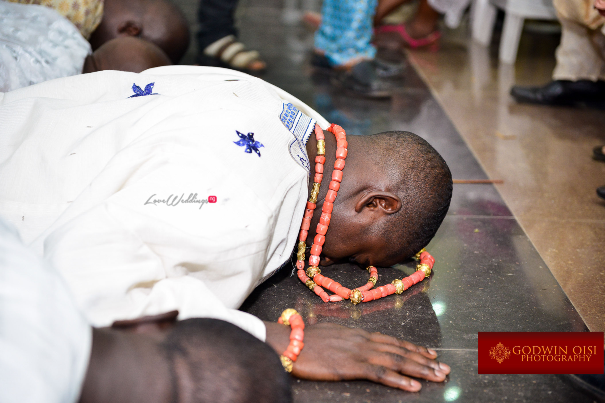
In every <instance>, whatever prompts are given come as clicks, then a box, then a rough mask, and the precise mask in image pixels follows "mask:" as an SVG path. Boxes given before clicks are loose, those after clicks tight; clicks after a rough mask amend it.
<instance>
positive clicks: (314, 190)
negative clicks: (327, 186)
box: [309, 182, 320, 203]
mask: <svg viewBox="0 0 605 403" xmlns="http://www.w3.org/2000/svg"><path fill="white" fill-rule="evenodd" d="M319 186H320V184H319V183H316V182H315V183H313V188H312V189H311V196H309V202H311V203H317V197H318V196H319Z"/></svg>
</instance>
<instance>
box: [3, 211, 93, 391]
mask: <svg viewBox="0 0 605 403" xmlns="http://www.w3.org/2000/svg"><path fill="white" fill-rule="evenodd" d="M91 345H92V329H91V327H90V326H89V325H88V323H87V322H86V320H85V319H84V317H83V316H82V314H81V313H80V312H79V311H78V310H77V309H76V307H75V302H74V301H73V298H72V296H71V293H70V291H69V289H68V287H67V285H66V284H65V282H64V281H63V279H62V278H61V276H60V275H59V273H57V271H56V270H54V269H53V268H52V267H51V266H50V265H49V264H48V263H47V262H45V261H44V260H42V259H40V258H39V257H37V256H36V255H35V254H34V253H32V251H30V250H28V249H27V248H26V247H25V246H24V245H23V243H21V241H20V239H19V236H18V234H17V232H16V231H15V229H14V228H11V227H10V226H8V225H7V223H6V222H4V221H3V220H2V219H0V385H1V387H0V402H2V403H24V402H27V403H70V402H76V401H77V400H78V398H79V396H80V390H81V388H82V383H83V382H84V376H85V375H86V369H87V367H88V359H89V356H90V349H91Z"/></svg>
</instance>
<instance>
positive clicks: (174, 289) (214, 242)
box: [44, 151, 274, 340]
mask: <svg viewBox="0 0 605 403" xmlns="http://www.w3.org/2000/svg"><path fill="white" fill-rule="evenodd" d="M242 153H243V151H242ZM212 163H213V161H211V160H210V157H208V158H204V159H200V158H196V157H195V152H193V151H192V156H191V157H189V156H187V155H184V154H179V153H176V154H174V155H172V154H171V153H170V152H157V153H155V154H154V156H153V157H150V158H149V160H148V161H147V162H146V163H145V164H143V165H142V166H139V167H138V168H137V173H136V174H134V175H130V179H129V182H128V183H126V184H124V185H123V186H122V188H121V189H120V190H119V191H117V192H116V193H114V194H113V195H111V196H109V197H108V198H107V199H105V201H103V202H102V203H100V204H98V205H97V206H95V207H93V208H91V209H89V210H88V211H86V212H83V213H82V214H79V215H78V216H76V217H75V218H73V219H71V220H70V221H68V222H66V223H65V224H63V225H62V226H61V227H59V228H58V229H56V230H54V231H53V232H52V233H51V234H50V236H49V237H47V239H46V241H45V244H44V255H45V256H46V257H47V258H48V259H49V261H50V262H52V263H53V264H54V265H55V267H57V268H58V269H59V270H60V272H61V273H62V274H63V276H64V278H65V279H66V281H67V283H68V284H69V286H70V288H71V289H72V290H73V292H74V295H75V297H76V301H77V303H78V306H79V308H80V309H81V310H82V312H84V314H85V315H86V317H87V319H88V320H89V321H90V323H91V324H93V325H94V326H97V327H103V326H110V325H111V324H112V323H113V322H114V321H116V320H125V319H133V318H137V317H141V316H146V315H157V314H161V313H164V312H168V311H171V310H178V311H179V319H187V318H192V317H207V318H216V319H221V320H225V321H228V322H230V323H233V324H235V325H237V326H239V327H241V328H242V329H244V330H246V331H248V332H249V333H251V334H253V335H254V336H256V337H257V338H259V339H261V340H264V339H265V326H264V324H263V323H262V321H261V320H260V319H258V318H256V317H254V316H253V315H250V314H247V313H245V312H241V311H238V310H237V309H236V308H238V307H239V306H240V305H241V303H242V302H243V300H244V299H245V298H246V296H247V295H248V294H249V293H250V292H251V291H252V289H253V288H254V286H255V284H256V283H257V281H258V280H259V279H260V278H261V277H262V270H263V268H264V264H265V259H266V255H267V248H268V245H269V242H270V240H271V234H272V228H273V224H274V223H273V217H272V215H271V213H270V212H269V211H267V209H266V208H264V207H263V205H262V203H260V202H258V199H257V197H256V195H255V193H254V189H250V188H248V187H247V186H246V184H245V183H242V182H241V181H240V180H238V178H237V177H233V176H232V174H231V173H230V172H229V171H228V170H226V169H223V170H215V172H213V173H212V175H208V176H209V178H207V179H200V175H201V173H203V172H208V168H207V167H206V165H212ZM106 171H107V172H108V173H109V174H110V173H111V172H112V170H111V169H108V170H106ZM114 179H115V178H114ZM97 180H101V179H100V178H97ZM93 187H94V186H93ZM181 191H182V192H185V193H186V194H185V198H187V194H189V192H191V193H193V192H195V193H197V198H198V199H204V198H206V197H207V196H208V195H216V196H217V198H218V201H217V203H213V204H204V205H201V206H200V204H185V203H181V204H179V205H176V206H169V205H166V204H165V203H159V204H158V205H152V204H150V203H149V198H150V196H152V195H155V196H154V197H153V198H152V200H153V199H165V198H166V197H167V196H168V195H170V194H172V193H175V192H177V193H178V194H179V195H180V194H181ZM84 198H86V197H85V195H84Z"/></svg>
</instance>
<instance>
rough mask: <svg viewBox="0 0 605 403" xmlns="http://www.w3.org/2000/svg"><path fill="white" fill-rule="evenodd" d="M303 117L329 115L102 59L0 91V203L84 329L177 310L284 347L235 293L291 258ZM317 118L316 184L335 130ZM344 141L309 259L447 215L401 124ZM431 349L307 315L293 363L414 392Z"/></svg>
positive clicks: (320, 198) (306, 135)
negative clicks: (91, 67)
mask: <svg viewBox="0 0 605 403" xmlns="http://www.w3.org/2000/svg"><path fill="white" fill-rule="evenodd" d="M316 124H317V125H319V126H320V127H321V128H322V129H327V128H329V126H330V125H329V123H328V122H327V121H326V120H325V119H323V118H322V117H321V116H319V115H318V114H317V113H316V112H315V111H313V110H312V109H310V108H309V107H307V106H306V105H304V104H303V103H302V102H300V101H299V100H297V99H296V98H294V97H292V96H291V95H289V94H287V93H285V92H284V91H282V90H280V89H278V88H276V87H274V86H272V85H270V84H268V83H266V82H264V81H262V80H260V79H257V78H254V77H251V76H248V75H246V74H243V73H238V72H234V71H231V70H225V69H218V68H208V67H193V66H169V67H159V68H156V69H151V70H147V71H146V72H144V73H141V74H134V73H125V72H115V71H104V72H98V73H92V74H86V75H81V76H74V77H69V78H64V79H59V80H53V81H48V82H45V83H42V84H39V85H36V86H32V87H28V88H23V89H20V90H17V91H13V92H9V93H4V94H0V178H2V179H1V180H2V186H0V214H2V215H4V216H5V217H7V219H8V220H9V221H10V222H12V223H13V224H14V225H15V226H16V227H17V228H18V230H19V232H20V234H21V236H22V238H23V239H24V241H25V242H26V244H28V245H29V246H30V248H31V249H33V250H35V251H37V252H38V253H40V254H42V255H43V256H44V257H45V258H46V259H48V260H49V261H50V262H51V263H52V264H53V266H54V267H56V268H57V269H58V270H59V271H60V272H61V274H62V275H63V276H64V278H65V279H66V281H67V283H68V285H69V287H70V289H71V291H72V292H73V294H74V296H75V299H76V302H77V305H78V307H79V308H80V309H81V310H82V311H83V312H84V314H85V315H86V318H87V319H88V320H89V321H90V323H91V324H92V325H93V326H97V327H106V326H110V325H111V324H112V323H114V322H115V321H123V320H133V319H137V318H141V317H144V316H154V315H160V314H163V313H166V312H170V311H174V310H178V312H179V316H178V319H179V320H184V319H188V318H216V319H221V320H225V321H228V322H231V323H233V324H235V325H237V326H239V327H240V328H242V329H244V330H246V331H247V332H249V333H251V334H253V335H254V336H256V337H257V338H259V339H260V340H263V341H266V342H267V343H268V344H269V345H271V346H272V347H273V348H274V349H275V351H277V352H278V353H280V354H281V353H282V352H283V351H284V349H285V348H286V347H287V345H288V342H289V335H290V329H289V328H288V327H286V326H284V325H280V324H276V323H263V322H262V321H261V320H259V319H258V318H256V317H254V316H252V315H250V314H247V313H245V312H241V311H238V310H237V308H238V307H239V306H240V305H241V303H242V302H243V301H244V299H245V298H246V297H247V296H248V295H249V294H250V292H251V291H252V290H253V289H254V287H255V286H256V285H257V284H259V283H261V282H262V281H263V280H264V279H266V278H267V277H269V276H270V275H271V274H272V273H273V272H275V271H276V270H277V269H279V268H280V267H281V266H286V267H287V266H288V265H289V264H290V256H291V254H292V250H293V249H294V246H295V245H296V243H297V237H298V233H299V228H300V225H301V221H303V214H304V213H305V206H306V205H307V198H308V197H309V194H310V192H311V193H313V188H315V186H311V185H310V181H313V180H314V178H316V173H317V171H316V169H318V167H317V166H316V165H312V164H310V162H309V161H314V160H315V157H316V155H317V154H318V151H317V149H316V145H317V141H316V140H317V135H318V134H316V132H315V126H316ZM322 132H323V135H324V136H325V158H326V161H325V164H324V165H325V168H324V170H323V171H324V172H323V175H324V177H325V178H326V179H325V181H326V182H327V181H328V178H330V177H331V175H332V169H331V167H332V166H334V165H335V160H336V139H335V138H334V136H333V135H332V134H331V133H330V132H327V131H323V130H321V129H320V130H319V131H318V133H322ZM347 141H348V145H347V150H348V151H347V153H348V155H347V156H346V167H345V168H344V169H342V171H341V173H342V178H341V182H340V184H339V190H338V197H336V199H335V200H333V202H329V201H326V199H328V200H332V198H333V196H334V194H332V193H330V192H329V190H331V189H328V183H324V184H323V186H321V190H320V191H319V194H318V195H317V202H316V203H317V208H316V210H315V214H314V215H313V217H312V220H311V222H310V225H309V228H310V229H309V231H308V237H309V239H314V237H315V236H316V233H315V230H314V228H315V227H316V225H317V224H318V222H320V220H321V221H323V222H325V220H324V219H321V218H320V216H321V214H322V213H321V209H322V208H323V206H324V205H326V206H328V203H332V204H331V205H330V208H332V210H333V211H332V213H331V220H330V223H329V231H328V232H327V233H325V243H324V245H323V250H322V251H321V256H320V257H317V259H320V261H321V262H320V264H321V265H329V264H331V263H334V262H338V261H342V260H349V261H352V262H356V263H357V264H359V265H361V266H363V267H366V266H368V265H374V266H391V265H393V264H395V263H397V262H400V261H403V260H405V259H408V258H409V257H411V256H413V255H414V254H416V253H417V252H418V251H419V250H420V249H421V248H423V247H424V246H426V245H427V244H428V242H429V241H430V240H431V238H432V237H433V236H434V234H435V232H436V231H437V229H438V228H439V225H440V224H441V222H442V220H443V218H444V217H445V214H446V212H447V209H448V207H449V203H450V199H451V192H452V180H451V174H450V171H449V169H448V167H447V164H446V163H445V161H444V160H443V159H442V158H441V156H440V155H439V154H438V153H437V152H436V151H435V150H434V149H433V148H432V147H431V146H430V145H429V144H428V143H427V142H426V141H424V140H422V139H421V138H419V137H418V136H415V135H413V134H411V133H407V132H387V133H381V134H375V135H368V136H349V137H348V138H347ZM341 156H342V155H341ZM341 165H342V164H341ZM322 236H323V235H322ZM285 270H289V269H288V268H286V269H285ZM342 303H344V302H342ZM285 308H289V307H287V306H286V307H284V309H285ZM276 319H277V318H276ZM325 356H330V357H333V360H331V362H333V363H338V365H336V364H326V363H325V361H324V359H323V357H325ZM436 357H437V354H436V353H435V351H433V350H429V349H427V348H425V347H419V346H415V345H413V344H411V343H407V342H405V341H401V340H397V339H395V338H392V337H387V336H384V335H380V334H376V333H368V332H366V331H363V330H360V329H350V328H346V327H342V326H337V325H334V324H320V325H313V326H307V327H306V329H305V338H304V349H303V350H302V352H301V353H300V355H299V357H298V360H297V361H296V363H295V364H294V367H293V372H292V373H293V374H294V375H295V376H298V377H301V378H305V379H315V380H344V379H370V380H373V381H376V382H380V383H382V384H385V385H388V386H392V387H397V388H400V389H404V390H409V391H417V390H419V389H420V388H421V384H420V383H419V382H417V381H416V380H412V379H411V378H409V377H408V376H412V377H418V378H424V379H428V380H431V381H436V382H440V381H443V380H444V379H445V377H446V375H447V374H448V373H449V367H448V366H447V365H445V364H442V363H439V362H438V361H436V360H435V359H436Z"/></svg>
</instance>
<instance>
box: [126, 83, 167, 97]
mask: <svg viewBox="0 0 605 403" xmlns="http://www.w3.org/2000/svg"><path fill="white" fill-rule="evenodd" d="M154 85H155V83H149V84H147V85H146V86H145V89H144V90H142V89H141V87H139V86H138V85H136V84H132V91H133V92H134V95H131V96H129V97H128V98H135V97H144V96H146V95H160V94H157V93H155V92H152V91H153V86H154Z"/></svg>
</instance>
